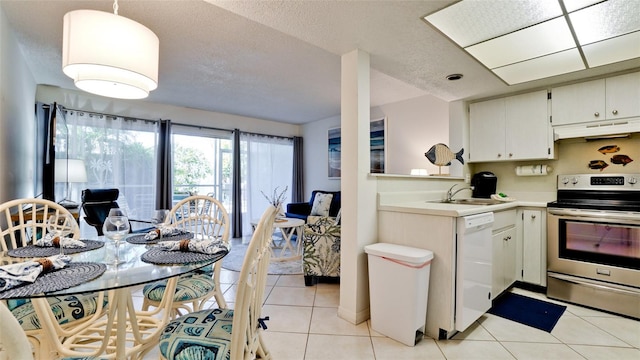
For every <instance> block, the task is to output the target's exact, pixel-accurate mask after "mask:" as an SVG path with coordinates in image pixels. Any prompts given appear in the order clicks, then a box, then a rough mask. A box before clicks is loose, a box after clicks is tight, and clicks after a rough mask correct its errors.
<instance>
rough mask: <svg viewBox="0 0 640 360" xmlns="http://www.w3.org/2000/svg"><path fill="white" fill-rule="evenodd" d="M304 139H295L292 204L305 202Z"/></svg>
mask: <svg viewBox="0 0 640 360" xmlns="http://www.w3.org/2000/svg"><path fill="white" fill-rule="evenodd" d="M302 156H303V154H302V137H300V136H294V137H293V179H292V181H291V184H292V187H291V202H303V201H304V171H303V170H304V169H303V168H302V166H303V165H302V164H303V163H304V159H303V158H302Z"/></svg>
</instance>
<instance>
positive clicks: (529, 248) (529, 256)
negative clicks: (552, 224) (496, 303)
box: [518, 209, 547, 286]
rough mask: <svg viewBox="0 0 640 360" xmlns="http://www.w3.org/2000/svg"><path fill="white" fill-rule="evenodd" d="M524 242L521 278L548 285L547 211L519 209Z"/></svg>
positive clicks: (521, 236) (522, 241) (525, 280)
mask: <svg viewBox="0 0 640 360" xmlns="http://www.w3.org/2000/svg"><path fill="white" fill-rule="evenodd" d="M518 219H519V222H520V224H519V226H518V227H519V229H520V233H519V236H520V240H521V244H522V264H521V271H520V275H521V280H522V281H524V282H526V283H530V284H534V285H540V286H547V276H546V275H547V219H546V211H545V210H538V209H519V210H518Z"/></svg>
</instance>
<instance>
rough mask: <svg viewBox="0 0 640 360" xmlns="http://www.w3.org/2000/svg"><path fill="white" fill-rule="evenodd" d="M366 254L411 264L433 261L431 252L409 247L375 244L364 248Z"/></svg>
mask: <svg viewBox="0 0 640 360" xmlns="http://www.w3.org/2000/svg"><path fill="white" fill-rule="evenodd" d="M364 251H365V252H366V253H367V254H370V255H375V256H380V257H386V258H390V259H395V260H400V261H404V262H408V263H411V264H424V263H425V262H427V261H429V260H431V259H433V252H432V251H430V250H425V249H418V248H414V247H410V246H404V245H397V244H388V243H376V244H371V245H367V246H365V247H364Z"/></svg>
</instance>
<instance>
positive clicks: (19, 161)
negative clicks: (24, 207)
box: [0, 7, 36, 202]
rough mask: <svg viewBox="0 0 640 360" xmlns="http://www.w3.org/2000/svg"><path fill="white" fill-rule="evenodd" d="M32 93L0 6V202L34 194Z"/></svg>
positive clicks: (32, 85)
mask: <svg viewBox="0 0 640 360" xmlns="http://www.w3.org/2000/svg"><path fill="white" fill-rule="evenodd" d="M35 93H36V84H35V81H34V79H33V76H32V75H31V72H30V71H29V69H28V68H27V65H26V63H25V61H24V56H23V54H22V51H21V50H20V47H19V46H18V42H17V41H16V39H15V36H14V34H13V31H12V30H11V28H10V27H9V23H8V21H7V18H6V16H5V14H4V11H3V10H2V7H0V94H1V96H0V172H1V173H2V175H1V176H0V202H4V201H7V200H11V199H15V198H22V197H33V196H34V195H35V194H34V186H33V181H34V170H35V169H34V168H35V156H36V154H35V150H36V149H35V138H36V127H35V110H34V106H35V101H34V99H35ZM25 159H33V161H25Z"/></svg>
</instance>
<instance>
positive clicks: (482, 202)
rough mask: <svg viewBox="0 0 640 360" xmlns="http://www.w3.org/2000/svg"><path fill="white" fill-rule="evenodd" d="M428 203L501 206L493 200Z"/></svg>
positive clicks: (437, 201)
mask: <svg viewBox="0 0 640 360" xmlns="http://www.w3.org/2000/svg"><path fill="white" fill-rule="evenodd" d="M427 202H430V203H440V204H457V205H476V206H478V205H496V204H501V203H502V201H499V200H493V199H475V198H471V199H453V200H430V201H427Z"/></svg>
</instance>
